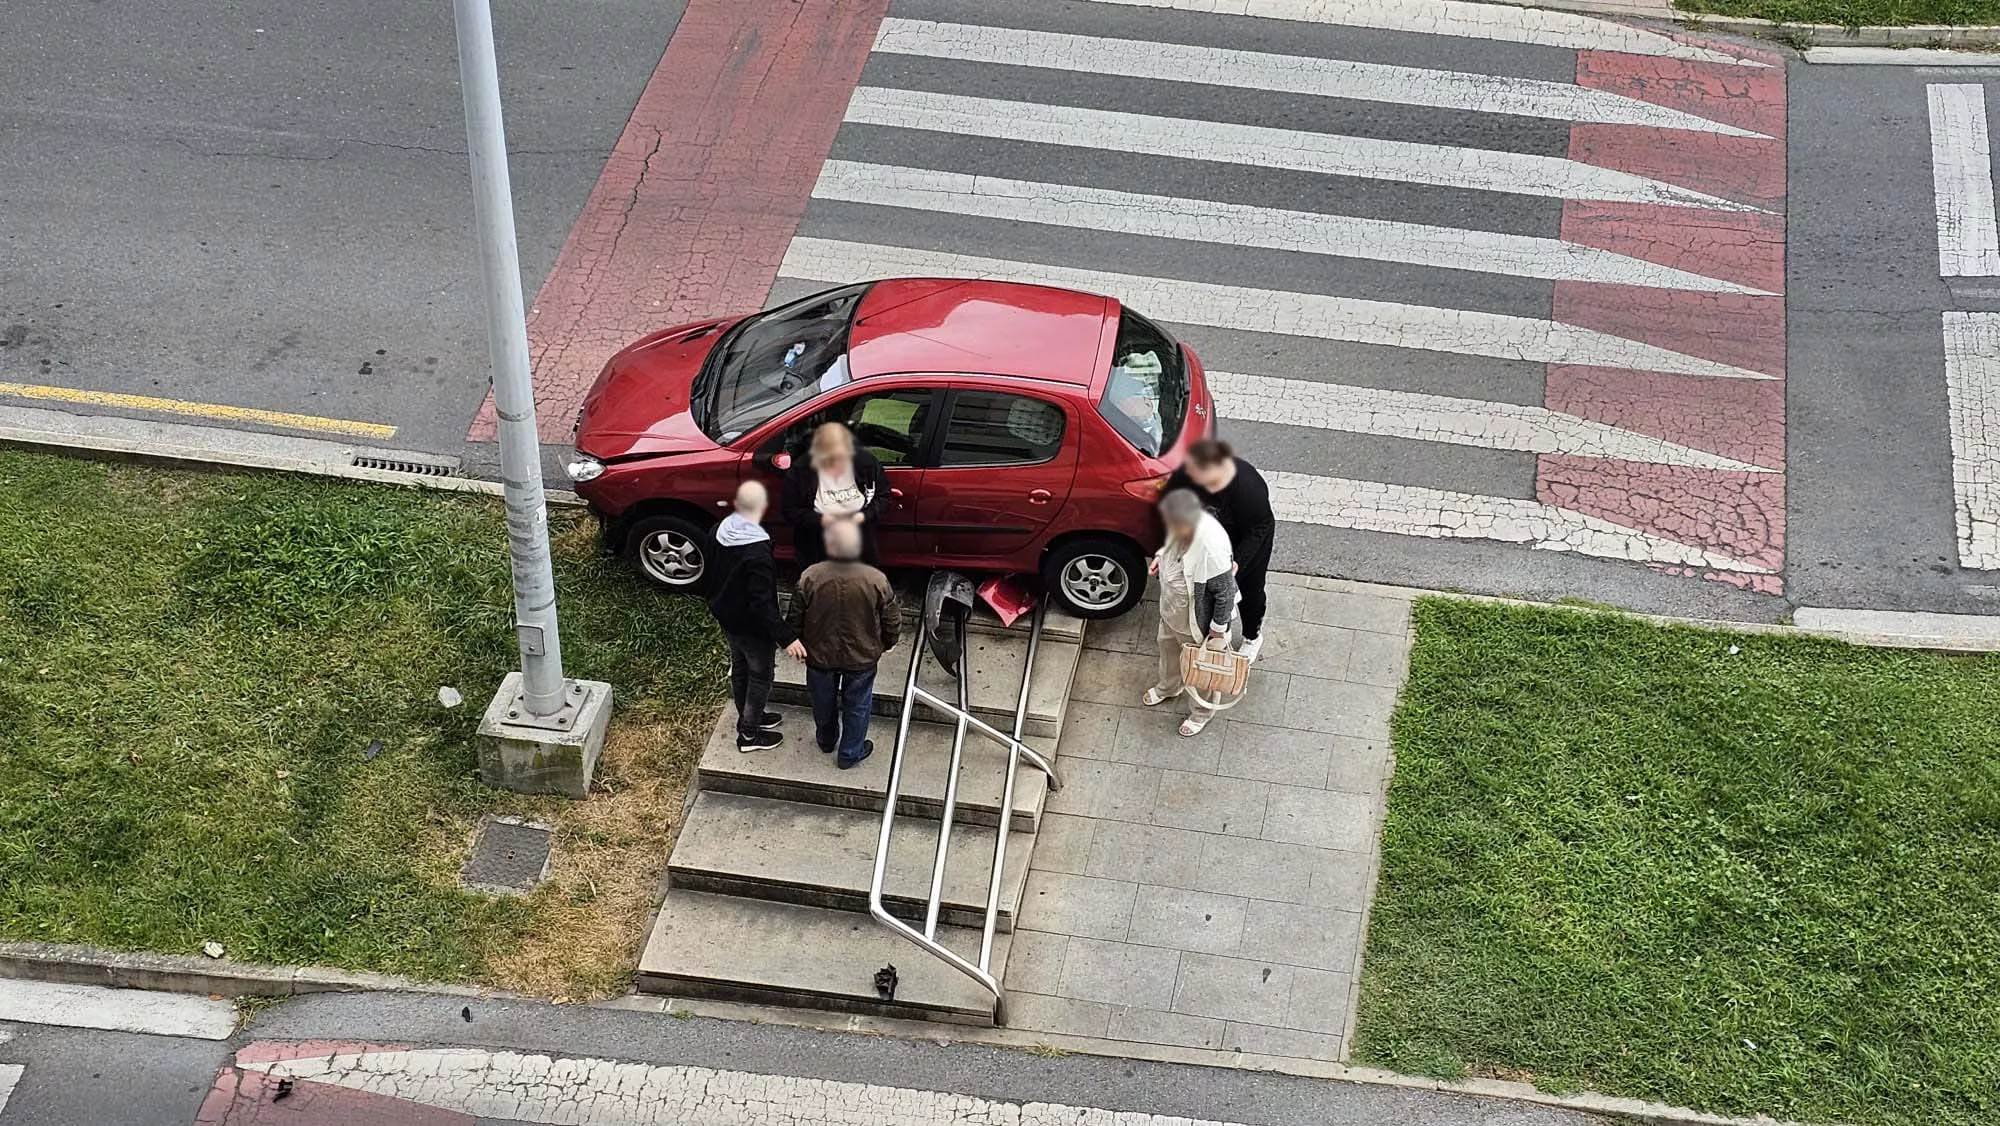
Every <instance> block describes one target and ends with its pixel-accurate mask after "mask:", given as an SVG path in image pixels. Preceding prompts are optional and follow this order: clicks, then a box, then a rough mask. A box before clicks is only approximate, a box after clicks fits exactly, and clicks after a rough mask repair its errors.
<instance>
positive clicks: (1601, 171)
mask: <svg viewBox="0 0 2000 1126" xmlns="http://www.w3.org/2000/svg"><path fill="white" fill-rule="evenodd" d="M847 120H848V121H852V122H858V123H861V124H865V125H884V126H889V127H892V128H897V129H921V130H927V131H930V132H937V133H950V134H955V135H958V136H976V137H994V138H999V139H1004V140H1014V141H1032V142H1036V143H1039V144H1047V145H1072V146H1078V147H1083V148H1094V149H1108V150H1111V151H1114V152H1132V153H1146V154H1149V155H1153V156H1168V157H1177V158H1180V159H1183V160H1206V161H1218V162H1223V163H1229V164H1245V165H1250V166H1252V167H1257V168H1288V169H1294V170H1297V171H1301V172H1317V173H1322V174H1324V175H1329V176H1354V177H1360V178H1363V179H1371V180H1397V181H1402V182H1404V183H1411V184H1430V185H1434V186H1437V187H1447V188H1465V189H1470V190H1475V191H1489V192H1505V193H1509V194H1513V195H1531V196H1544V197H1550V198H1555V199H1580V200H1603V201H1610V202H1618V203H1655V204H1666V205H1670V206H1679V207H1704V208H1711V209H1714V210H1718V211H1747V210H1755V209H1754V208H1751V207H1748V206H1747V205H1744V204H1737V203H1731V202H1730V201H1728V200H1724V199H1718V198H1716V197H1714V196H1709V195H1703V194H1702V193H1700V192H1695V191H1690V190H1688V189H1686V188H1681V187H1676V186H1674V185H1672V184H1668V183H1665V182H1663V181H1660V180H1652V179H1648V178H1646V177H1644V176H1635V175H1633V174H1631V173H1629V172H1620V171H1617V170H1615V169H1610V168H1600V167H1598V166H1596V165H1594V164H1585V163H1582V162H1580V161H1574V160H1569V159H1566V158H1564V157H1557V156H1538V155H1535V154H1532V153H1515V152H1504V151H1499V150H1494V149H1468V148H1453V147H1450V146H1447V145H1430V144H1423V143H1420V142H1416V141H1384V140H1376V139H1374V138H1368V137H1344V136H1338V135H1335V134H1330V133H1305V132H1300V131H1298V130H1295V129H1272V128H1267V127H1264V126H1257V125H1231V124H1226V123H1223V122H1215V121H1195V120H1189V119H1183V118H1169V117H1153V116H1148V115H1146V114H1139V113H1121V112H1117V111H1112V110H1100V109H1082V108H1078V107H1075V106H1053V105H1040V104H1037V103H1033V102H1012V101H1003V100H998V99H993V98H974V97H967V96H964V95H959V94H937V93H931V92H928V91H919V90H895V89H887V88H883V87H876V86H863V87H861V88H860V89H858V90H856V91H855V92H854V97H853V99H852V100H850V101H849V102H848V104H847Z"/></svg>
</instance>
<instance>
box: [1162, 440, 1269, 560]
mask: <svg viewBox="0 0 2000 1126" xmlns="http://www.w3.org/2000/svg"><path fill="white" fill-rule="evenodd" d="M1175 489H1187V490H1189V491H1191V492H1193V493H1194V495H1196V496H1198V497H1200V498H1201V503H1202V506H1203V507H1204V508H1206V509H1208V511H1209V513H1210V514H1212V515H1213V516H1214V517H1215V519H1216V520H1217V521H1218V522H1220V523H1221V525H1222V530H1223V531H1225V532H1228V533H1229V550H1230V554H1231V555H1234V556H1235V557H1236V565H1237V567H1239V568H1241V569H1242V570H1245V571H1255V570H1259V569H1261V568H1263V567H1266V566H1268V565H1269V564H1270V562H1271V534H1272V533H1273V532H1275V531H1277V529H1278V518H1277V517H1276V516H1273V515H1272V514H1271V489H1270V486H1268V485H1266V484H1265V483H1264V475H1263V474H1261V473H1259V472H1257V469H1256V467H1255V466H1253V465H1251V464H1250V463H1249V462H1247V461H1244V460H1243V459H1242V458H1240V457H1239V458H1237V459H1236V476H1235V477H1233V478H1231V479H1230V481H1229V484H1227V485H1225V486H1224V487H1223V488H1222V491H1220V492H1215V493H1211V492H1209V491H1208V490H1207V489H1204V488H1202V487H1201V486H1200V485H1197V484H1195V483H1194V479H1193V478H1192V477H1189V476H1188V472H1187V467H1186V466H1182V467H1181V468H1179V469H1176V470H1174V475H1173V476H1172V477H1169V478H1167V491H1168V492H1172V491H1173V490H1175Z"/></svg>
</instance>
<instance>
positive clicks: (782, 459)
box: [771, 450, 792, 473]
mask: <svg viewBox="0 0 2000 1126" xmlns="http://www.w3.org/2000/svg"><path fill="white" fill-rule="evenodd" d="M791 467H792V455H791V454H789V453H786V452H785V451H783V450H779V451H778V452H777V453H775V454H772V455H771V468H773V469H775V470H777V471H778V472H780V473H784V472H786V471H788V470H790V469H791Z"/></svg>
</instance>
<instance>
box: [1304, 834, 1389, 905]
mask: <svg viewBox="0 0 2000 1126" xmlns="http://www.w3.org/2000/svg"><path fill="white" fill-rule="evenodd" d="M1376 862H1377V858H1376V855H1375V853H1374V852H1372V851H1371V852H1365V853H1362V852H1339V851H1337V850H1334V849H1320V850H1318V852H1317V854H1316V855H1315V856H1314V858H1313V860H1312V862H1311V867H1312V879H1311V881H1310V885H1309V886H1308V888H1307V890H1306V895H1305V900H1306V902H1307V903H1311V904H1314V905H1315V906H1320V907H1338V908H1340V909H1341V910H1343V911H1364V910H1366V909H1367V907H1368V894H1369V892H1370V891H1372V890H1373V889H1374V887H1375V865H1376Z"/></svg>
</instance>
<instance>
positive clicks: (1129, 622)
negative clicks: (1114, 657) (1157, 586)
mask: <svg viewBox="0 0 2000 1126" xmlns="http://www.w3.org/2000/svg"><path fill="white" fill-rule="evenodd" d="M1159 628H1160V608H1159V604H1158V603H1156V602H1153V601H1150V600H1149V601H1147V602H1144V603H1142V604H1140V605H1138V606H1134V607H1133V608H1132V609H1131V611H1130V612H1128V613H1126V614H1123V615H1121V616H1119V617H1116V618H1112V619H1111V620H1109V621H1101V622H1092V623H1090V624H1089V625H1088V626H1086V627H1085V628H1084V632H1083V643H1084V645H1085V646H1086V647H1087V648H1091V649H1106V650H1109V651H1111V652H1113V653H1143V654H1148V655H1150V654H1152V653H1153V652H1155V650H1154V644H1155V642H1154V633H1155V631H1156V630H1158V629H1159Z"/></svg>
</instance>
